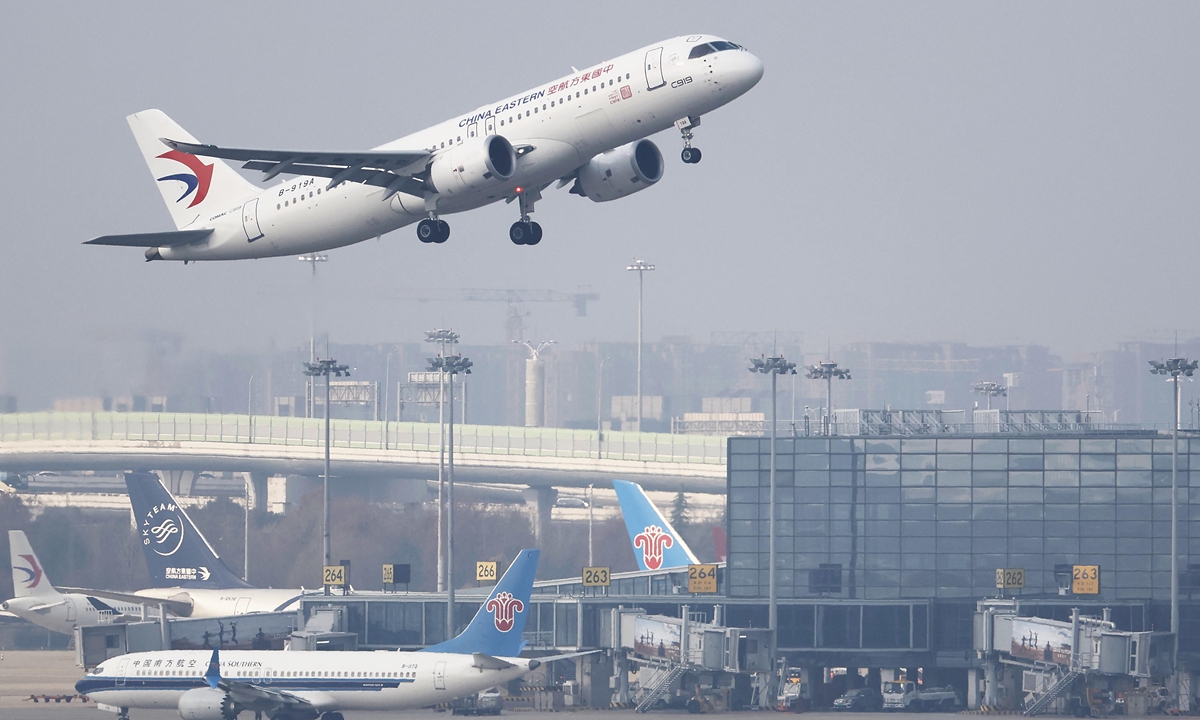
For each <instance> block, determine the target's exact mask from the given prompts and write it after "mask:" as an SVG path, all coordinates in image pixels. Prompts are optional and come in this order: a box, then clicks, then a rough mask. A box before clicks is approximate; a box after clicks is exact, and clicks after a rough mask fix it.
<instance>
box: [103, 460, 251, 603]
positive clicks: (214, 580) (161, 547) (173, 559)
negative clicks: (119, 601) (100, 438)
mask: <svg viewBox="0 0 1200 720" xmlns="http://www.w3.org/2000/svg"><path fill="white" fill-rule="evenodd" d="M125 486H126V487H127V488H129V504H130V505H132V506H133V518H134V523H135V524H136V525H137V532H138V535H139V536H140V537H141V540H142V550H143V552H145V554H146V567H147V568H148V569H149V570H150V580H151V581H152V583H153V585H154V587H183V588H244V587H253V586H252V585H250V584H249V583H247V582H246V581H244V580H242V579H241V578H240V577H238V576H237V574H236V573H234V572H233V571H232V570H230V569H229V566H228V565H226V564H225V562H224V561H223V560H221V557H220V556H219V555H217V551H216V550H213V548H212V545H209V544H208V541H207V540H205V539H204V536H203V535H202V534H200V531H199V530H197V529H196V526H195V525H194V524H193V523H192V519H191V518H190V517H188V514H187V512H186V511H185V510H184V509H183V508H182V507H180V506H179V504H178V503H177V502H176V501H175V498H174V496H172V495H171V493H170V492H169V491H168V490H167V489H166V488H165V487H163V484H162V483H161V482H159V479H158V475H156V474H155V473H151V472H127V473H125Z"/></svg>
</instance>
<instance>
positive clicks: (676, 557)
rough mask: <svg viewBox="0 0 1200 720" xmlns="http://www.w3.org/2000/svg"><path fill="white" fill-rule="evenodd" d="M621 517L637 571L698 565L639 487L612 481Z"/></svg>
mask: <svg viewBox="0 0 1200 720" xmlns="http://www.w3.org/2000/svg"><path fill="white" fill-rule="evenodd" d="M613 489H614V490H616V491H617V502H619V503H620V504H621V516H622V517H623V518H625V529H626V530H628V531H629V542H630V543H632V544H633V556H634V557H635V558H637V563H638V569H639V570H663V569H666V568H681V567H687V566H688V565H695V564H698V563H699V562H700V561H699V560H697V559H696V555H695V553H693V552H692V549H691V548H689V547H688V546H687V543H685V542H684V541H683V537H681V536H680V534H679V533H678V532H676V531H675V528H673V527H671V523H670V522H668V521H667V518H666V517H665V516H664V515H663V514H662V512H660V511H659V509H658V508H657V507H656V506H655V505H654V503H652V502H650V498H648V497H646V491H645V490H643V489H642V486H641V485H638V484H637V483H633V482H629V481H627V480H613Z"/></svg>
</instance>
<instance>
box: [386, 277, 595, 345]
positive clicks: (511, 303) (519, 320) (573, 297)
mask: <svg viewBox="0 0 1200 720" xmlns="http://www.w3.org/2000/svg"><path fill="white" fill-rule="evenodd" d="M390 297H391V299H393V300H412V301H415V302H503V303H508V320H507V322H506V323H505V325H506V332H505V334H506V335H507V338H506V340H507V341H508V342H520V341H522V340H524V339H525V318H526V317H528V316H529V313H528V312H524V311H522V310H521V307H520V306H521V304H523V303H531V302H569V303H572V304H574V306H575V314H576V315H577V316H578V317H586V316H587V305H588V303H589V302H595V301H597V300H599V299H600V295H599V294H598V293H590V292H577V293H564V292H559V291H557V290H502V289H487V288H464V289H461V290H449V289H441V288H430V289H425V290H422V289H415V290H412V291H410V292H407V293H402V294H399V295H391V296H390Z"/></svg>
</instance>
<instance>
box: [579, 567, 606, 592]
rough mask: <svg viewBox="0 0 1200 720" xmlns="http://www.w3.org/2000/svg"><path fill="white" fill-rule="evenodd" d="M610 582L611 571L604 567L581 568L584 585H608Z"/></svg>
mask: <svg viewBox="0 0 1200 720" xmlns="http://www.w3.org/2000/svg"><path fill="white" fill-rule="evenodd" d="M611 584H612V573H610V572H609V568H606V567H585V568H584V569H583V586H584V587H608V586H609V585H611Z"/></svg>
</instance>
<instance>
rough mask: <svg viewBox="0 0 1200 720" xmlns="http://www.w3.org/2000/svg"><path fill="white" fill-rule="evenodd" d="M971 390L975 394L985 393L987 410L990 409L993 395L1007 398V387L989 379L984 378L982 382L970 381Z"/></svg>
mask: <svg viewBox="0 0 1200 720" xmlns="http://www.w3.org/2000/svg"><path fill="white" fill-rule="evenodd" d="M971 392H973V393H975V394H976V395H986V396H987V409H988V410H991V409H992V398H994V397H1003V398H1007V397H1008V388H1006V387H1004V386H1003V385H1001V384H1000V383H998V382H992V381H991V380H984V381H982V382H977V383H971Z"/></svg>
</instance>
